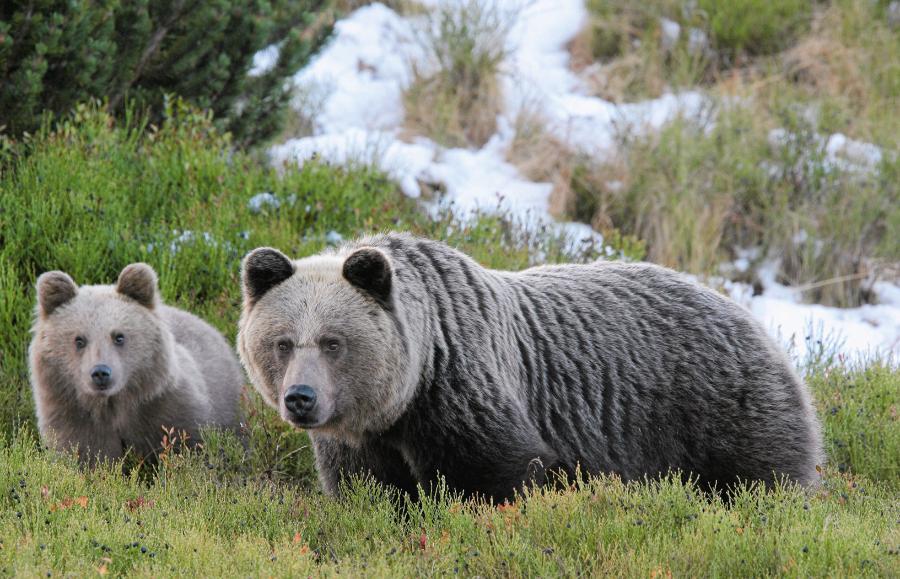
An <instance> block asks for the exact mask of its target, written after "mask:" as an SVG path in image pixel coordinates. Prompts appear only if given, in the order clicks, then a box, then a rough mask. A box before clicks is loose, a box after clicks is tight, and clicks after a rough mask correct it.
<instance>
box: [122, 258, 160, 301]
mask: <svg viewBox="0 0 900 579" xmlns="http://www.w3.org/2000/svg"><path fill="white" fill-rule="evenodd" d="M156 283H157V282H156V272H155V271H153V268H152V267H150V266H149V265H147V264H146V263H132V264H131V265H129V266H127V267H125V269H123V270H122V273H120V274H119V281H118V282H116V291H117V292H119V293H120V294H122V295H123V296H127V297H129V298H131V299H133V300H134V301H136V302H137V303H139V304H141V305H142V306H144V307H147V308H150V309H153V308H154V307H156V304H157V299H158V298H157V295H158V292H157V290H156Z"/></svg>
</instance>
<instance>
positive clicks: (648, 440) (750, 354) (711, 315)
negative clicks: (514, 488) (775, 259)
mask: <svg viewBox="0 0 900 579" xmlns="http://www.w3.org/2000/svg"><path fill="white" fill-rule="evenodd" d="M499 275H500V277H501V278H502V279H504V280H505V281H506V283H507V285H508V287H509V291H510V292H512V293H513V295H514V296H515V298H516V299H515V300H510V301H511V302H512V303H516V304H518V305H519V307H518V308H516V309H517V310H519V311H515V312H514V314H513V315H514V317H516V318H517V319H519V322H520V323H519V324H518V326H519V327H524V328H525V329H526V331H527V332H523V334H525V333H528V334H530V335H531V336H532V337H533V340H532V344H533V345H532V347H531V348H530V349H528V350H526V351H524V352H523V355H524V356H526V357H530V358H531V359H530V360H525V366H526V367H530V368H531V370H532V371H531V380H532V381H533V382H535V384H533V385H532V388H533V389H534V390H533V392H535V394H536V395H533V396H529V397H528V400H529V404H530V406H531V412H532V416H533V417H534V419H535V420H536V422H537V423H538V424H540V425H541V428H542V429H543V431H544V432H545V435H546V436H549V437H550V438H552V439H555V440H556V441H557V443H558V444H557V448H558V449H560V451H561V454H563V455H564V456H566V458H567V459H568V460H570V461H571V460H574V461H578V462H581V463H582V465H587V466H588V467H589V470H614V471H616V472H619V473H620V474H622V475H624V476H625V477H626V478H636V477H639V476H641V475H642V474H644V473H648V472H655V471H659V472H664V471H665V470H666V469H668V468H671V467H673V466H674V467H678V468H681V469H683V470H685V471H688V470H689V471H693V472H695V473H701V474H702V475H704V478H710V479H713V478H718V479H719V480H729V479H734V478H735V477H745V478H762V479H763V480H768V479H767V477H766V476H765V474H766V473H768V474H769V477H771V470H772V465H774V464H776V463H779V462H780V463H781V464H780V468H777V469H776V470H778V471H779V472H786V473H788V474H790V475H792V476H793V477H794V479H795V480H800V481H804V482H805V481H806V480H808V479H809V478H810V477H812V476H814V474H815V473H814V472H812V468H813V466H814V465H815V462H812V461H811V460H810V458H811V457H814V458H818V455H820V449H819V448H818V447H817V444H818V443H817V436H818V435H817V432H816V430H817V426H816V420H815V416H814V414H813V411H812V407H811V404H810V400H809V397H808V393H807V392H806V391H805V388H804V387H803V385H802V383H801V382H800V380H799V379H798V378H797V376H796V374H795V372H794V371H793V369H792V368H791V366H790V363H789V361H788V359H787V357H786V356H785V355H784V353H783V352H781V351H780V350H779V348H778V347H777V346H776V345H775V344H774V342H773V341H772V339H771V338H769V337H768V335H767V334H766V333H765V331H764V329H763V328H762V327H761V325H760V324H759V323H758V322H757V321H756V320H755V319H753V317H752V316H751V315H750V313H749V312H748V311H746V310H745V309H744V308H742V307H741V306H739V305H738V304H736V303H735V302H733V301H732V300H730V299H728V298H726V297H724V296H722V295H720V294H718V293H716V292H715V291H713V290H710V289H708V288H705V287H702V286H700V285H699V284H697V283H695V282H693V281H692V280H690V279H689V278H687V277H686V276H684V275H682V274H679V273H677V272H674V271H671V270H668V269H666V268H662V267H659V266H655V265H651V264H627V263H621V262H597V263H594V264H589V265H561V266H541V267H536V268H531V269H528V270H525V271H523V272H519V273H515V274H510V273H500V274H499ZM520 351H521V349H520ZM538 392H540V393H541V394H537V393H538ZM564 416H568V418H567V419H562V418H561V417H564ZM773 441H779V442H780V443H781V444H782V445H788V446H790V447H793V448H796V449H802V450H800V451H799V452H797V453H796V454H794V453H793V451H792V452H788V451H785V450H784V448H783V447H782V448H780V449H778V450H773V449H772V448H771V447H769V445H771V443H772V442H773ZM732 448H744V449H746V450H747V453H746V455H745V459H744V462H743V464H740V465H737V466H736V465H735V464H734V460H733V459H732V458H730V454H731V452H732V451H731V450H730V449H732ZM726 455H728V456H726ZM592 458H593V460H592ZM592 463H593V464H592ZM722 464H730V465H732V466H731V470H729V472H727V473H725V472H723V473H716V472H715V471H716V469H718V468H720V465H722ZM612 465H614V466H615V468H612V469H610V468H609V467H610V466H612ZM591 467H593V468H591Z"/></svg>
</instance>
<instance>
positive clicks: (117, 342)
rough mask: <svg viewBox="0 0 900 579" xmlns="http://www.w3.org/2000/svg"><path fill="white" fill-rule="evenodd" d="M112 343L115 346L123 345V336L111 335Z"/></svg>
mask: <svg viewBox="0 0 900 579" xmlns="http://www.w3.org/2000/svg"><path fill="white" fill-rule="evenodd" d="M113 343H114V344H115V345H116V346H121V345H122V344H124V343H125V336H124V335H123V334H114V335H113Z"/></svg>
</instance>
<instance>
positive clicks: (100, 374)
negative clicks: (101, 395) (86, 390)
mask: <svg viewBox="0 0 900 579" xmlns="http://www.w3.org/2000/svg"><path fill="white" fill-rule="evenodd" d="M91 380H93V381H94V385H95V386H96V387H97V388H99V389H100V390H105V389H106V387H107V386H109V382H110V380H112V368H110V367H109V366H106V365H104V364H97V365H96V366H94V368H93V369H92V370H91Z"/></svg>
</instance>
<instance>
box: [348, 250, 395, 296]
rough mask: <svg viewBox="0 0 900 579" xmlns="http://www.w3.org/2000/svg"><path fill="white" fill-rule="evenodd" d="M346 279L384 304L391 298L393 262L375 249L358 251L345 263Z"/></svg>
mask: <svg viewBox="0 0 900 579" xmlns="http://www.w3.org/2000/svg"><path fill="white" fill-rule="evenodd" d="M343 274H344V279H346V280H347V281H349V282H350V283H351V284H353V285H355V286H356V287H358V288H359V289H361V290H363V291H365V292H366V293H368V294H370V295H371V296H372V297H374V298H375V299H377V300H379V301H380V302H382V303H385V304H387V303H389V302H390V297H391V277H392V270H391V260H390V259H389V258H388V256H387V255H386V254H385V253H384V252H383V251H381V250H380V249H376V248H374V247H362V248H360V249H357V250H356V251H354V252H353V253H351V254H350V255H349V257H347V259H346V260H345V261H344V270H343Z"/></svg>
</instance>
